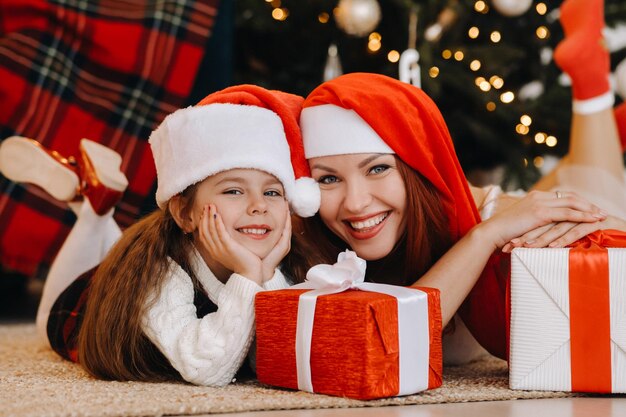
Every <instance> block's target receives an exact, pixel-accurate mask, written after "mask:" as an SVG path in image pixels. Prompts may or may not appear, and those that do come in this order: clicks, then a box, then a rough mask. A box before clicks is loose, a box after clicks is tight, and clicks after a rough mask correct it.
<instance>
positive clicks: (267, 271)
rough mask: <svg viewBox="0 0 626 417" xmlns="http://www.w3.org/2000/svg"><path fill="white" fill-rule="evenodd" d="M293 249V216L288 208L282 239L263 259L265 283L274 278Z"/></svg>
mask: <svg viewBox="0 0 626 417" xmlns="http://www.w3.org/2000/svg"><path fill="white" fill-rule="evenodd" d="M290 249H291V215H290V213H289V207H287V220H286V221H285V227H284V228H283V232H282V234H281V235H280V239H279V240H278V242H277V243H276V246H274V247H273V248H272V250H271V252H270V253H269V254H267V256H266V257H265V258H263V281H269V280H270V279H272V277H273V276H274V270H275V269H276V267H277V266H278V265H279V264H280V262H281V261H282V260H283V258H284V257H285V256H287V254H288V253H289V250H290Z"/></svg>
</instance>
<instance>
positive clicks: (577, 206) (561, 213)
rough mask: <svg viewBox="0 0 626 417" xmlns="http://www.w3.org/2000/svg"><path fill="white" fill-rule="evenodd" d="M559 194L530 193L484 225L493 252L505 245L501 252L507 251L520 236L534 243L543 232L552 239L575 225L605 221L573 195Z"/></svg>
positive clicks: (588, 205)
mask: <svg viewBox="0 0 626 417" xmlns="http://www.w3.org/2000/svg"><path fill="white" fill-rule="evenodd" d="M559 195H560V197H557V194H556V193H554V192H542V191H531V192H530V193H528V195H527V196H525V197H524V198H522V199H521V200H519V201H518V202H517V203H515V204H513V205H511V206H510V207H508V208H506V209H505V210H503V211H502V212H500V213H497V214H496V215H495V216H493V217H492V218H491V219H489V220H487V221H486V222H484V226H483V228H484V229H485V230H487V231H488V236H489V240H490V241H491V242H492V243H493V245H494V249H497V248H503V247H504V246H505V245H506V247H505V248H503V249H505V250H506V251H510V250H511V249H512V248H513V247H515V246H516V245H520V242H522V237H523V236H525V235H526V234H528V233H530V234H529V235H527V236H526V237H527V238H528V240H536V238H539V237H540V236H542V235H543V234H544V233H548V235H547V236H546V238H550V237H552V238H553V239H556V238H558V237H560V236H564V235H565V234H567V233H568V232H570V230H571V229H574V228H575V225H577V224H579V223H582V224H587V225H592V224H596V223H598V222H599V221H602V220H604V219H606V213H604V212H603V211H602V210H600V209H599V208H598V207H596V206H594V205H593V204H591V203H589V202H588V201H586V200H584V199H583V198H581V197H578V196H577V195H576V194H575V193H559ZM593 227H594V226H591V228H593ZM595 227H596V228H597V227H598V225H596V226H595ZM553 228H555V230H552V229H553ZM533 231H534V232H533ZM569 236H573V235H572V234H570V235H569Z"/></svg>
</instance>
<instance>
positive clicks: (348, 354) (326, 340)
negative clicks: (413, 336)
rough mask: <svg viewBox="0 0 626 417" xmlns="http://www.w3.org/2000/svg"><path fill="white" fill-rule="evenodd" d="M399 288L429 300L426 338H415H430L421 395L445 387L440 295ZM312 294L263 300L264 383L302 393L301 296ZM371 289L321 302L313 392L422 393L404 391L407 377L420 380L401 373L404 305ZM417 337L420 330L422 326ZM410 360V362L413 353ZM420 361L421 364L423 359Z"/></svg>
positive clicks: (284, 293) (268, 295)
mask: <svg viewBox="0 0 626 417" xmlns="http://www.w3.org/2000/svg"><path fill="white" fill-rule="evenodd" d="M365 285H370V286H371V285H379V284H365ZM384 287H390V286H384ZM395 288H396V289H401V290H409V291H413V290H414V291H416V292H421V293H420V294H421V295H426V297H424V298H426V299H427V303H428V306H427V311H428V319H427V322H428V325H427V326H426V327H427V329H423V334H419V335H417V336H418V337H419V338H421V339H422V340H423V338H428V343H427V344H426V346H427V352H426V353H425V358H424V359H422V364H421V365H422V366H423V369H424V375H422V376H421V377H422V378H423V380H424V386H423V388H422V389H426V388H428V389H430V388H436V387H439V386H441V382H442V352H441V311H440V304H439V290H437V289H433V288H419V289H413V288H411V289H406V288H403V287H395ZM307 291H308V290H299V289H287V290H278V291H267V292H261V293H259V294H257V296H256V338H257V356H256V366H257V369H256V372H257V377H258V379H259V381H260V382H262V383H265V384H269V385H274V386H279V387H284V388H292V389H302V388H301V387H299V383H298V378H299V377H298V365H297V360H296V357H297V352H296V345H297V343H296V333H297V326H298V306H299V299H300V295H301V294H303V293H306V292H307ZM372 291H374V290H371V289H368V290H366V291H360V290H347V291H344V292H340V293H337V294H331V295H323V296H320V297H318V298H317V304H316V306H315V307H314V308H315V315H314V318H313V329H312V335H311V340H310V348H311V349H310V379H311V385H312V389H311V390H312V391H313V392H316V393H320V394H328V395H335V396H342V397H349V398H356V399H373V398H381V397H390V396H396V395H399V394H400V395H404V394H407V393H413V392H416V391H413V392H405V393H401V386H400V385H401V383H400V381H401V376H402V377H403V378H407V377H409V378H411V377H412V376H413V377H414V376H415V375H406V372H405V374H402V373H401V370H400V368H401V367H400V362H401V360H400V356H401V355H400V345H401V343H400V341H399V325H398V314H399V313H398V299H397V298H396V297H394V296H391V295H386V294H382V293H378V292H372ZM407 324H408V326H407ZM411 324H412V323H411V321H410V320H409V322H408V323H405V325H404V327H402V328H404V329H406V328H407V327H408V328H409V330H412V327H411ZM415 332H419V329H418V327H417V326H415ZM426 332H427V334H426ZM405 339H406V336H405ZM407 354H408V355H409V356H410V355H412V352H405V355H407ZM426 358H427V359H426ZM409 359H410V358H409ZM414 359H416V360H419V358H417V356H416V357H414ZM425 360H428V364H427V366H426V364H425V363H423V362H425ZM426 374H427V375H426ZM420 390H421V389H420Z"/></svg>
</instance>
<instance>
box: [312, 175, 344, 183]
mask: <svg viewBox="0 0 626 417" xmlns="http://www.w3.org/2000/svg"><path fill="white" fill-rule="evenodd" d="M317 182H318V183H320V184H334V183H336V182H339V178H337V177H335V176H334V175H323V176H321V177H320V178H319V179H318V180H317Z"/></svg>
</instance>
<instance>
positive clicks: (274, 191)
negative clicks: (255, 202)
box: [263, 190, 283, 197]
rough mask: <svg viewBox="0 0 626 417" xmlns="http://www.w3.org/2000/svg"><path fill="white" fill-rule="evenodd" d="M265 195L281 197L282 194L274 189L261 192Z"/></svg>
mask: <svg viewBox="0 0 626 417" xmlns="http://www.w3.org/2000/svg"><path fill="white" fill-rule="evenodd" d="M263 194H264V195H265V196H267V197H282V196H283V195H282V194H281V193H280V191H276V190H267V191H266V192H264V193H263Z"/></svg>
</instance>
